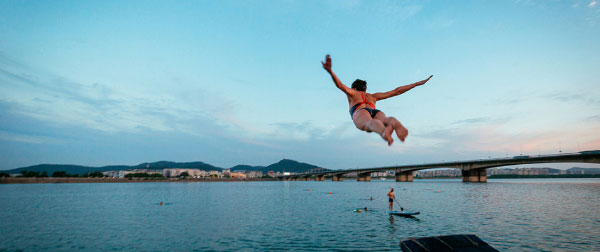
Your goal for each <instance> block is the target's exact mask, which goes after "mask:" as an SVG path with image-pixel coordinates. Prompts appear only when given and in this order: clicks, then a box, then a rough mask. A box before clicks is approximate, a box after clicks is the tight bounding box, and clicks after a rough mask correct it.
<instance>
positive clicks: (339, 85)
mask: <svg viewBox="0 0 600 252" xmlns="http://www.w3.org/2000/svg"><path fill="white" fill-rule="evenodd" d="M321 64H323V68H324V69H325V71H327V72H328V73H329V74H330V75H331V79H332V80H333V82H334V83H335V86H336V87H337V88H339V89H340V90H342V92H344V93H346V94H350V92H352V89H350V88H348V87H347V86H346V85H344V83H342V82H341V81H340V79H338V77H337V75H335V73H334V72H333V70H331V56H329V54H327V56H325V62H323V61H321Z"/></svg>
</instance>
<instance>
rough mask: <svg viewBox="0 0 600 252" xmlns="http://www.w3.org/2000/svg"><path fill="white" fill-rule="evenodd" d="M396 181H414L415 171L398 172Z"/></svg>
mask: <svg viewBox="0 0 600 252" xmlns="http://www.w3.org/2000/svg"><path fill="white" fill-rule="evenodd" d="M396 182H413V172H412V171H407V172H396Z"/></svg>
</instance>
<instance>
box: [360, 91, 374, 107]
mask: <svg viewBox="0 0 600 252" xmlns="http://www.w3.org/2000/svg"><path fill="white" fill-rule="evenodd" d="M360 97H362V99H363V101H362V102H361V103H360V104H363V103H366V104H367V105H371V107H373V108H375V105H374V104H373V103H370V102H368V101H367V95H366V92H365V94H364V95H363V92H360Z"/></svg>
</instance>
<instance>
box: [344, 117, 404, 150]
mask: <svg viewBox="0 0 600 252" xmlns="http://www.w3.org/2000/svg"><path fill="white" fill-rule="evenodd" d="M353 121H354V125H355V126H356V127H357V128H358V129H360V130H364V131H366V132H376V133H377V134H379V135H380V136H381V138H383V140H385V141H387V142H388V145H392V143H393V142H394V139H393V138H392V132H393V131H394V127H393V126H391V125H388V126H386V125H385V124H384V123H383V121H382V120H379V119H373V118H371V115H370V114H369V112H367V111H365V110H359V111H358V112H356V114H354V118H353Z"/></svg>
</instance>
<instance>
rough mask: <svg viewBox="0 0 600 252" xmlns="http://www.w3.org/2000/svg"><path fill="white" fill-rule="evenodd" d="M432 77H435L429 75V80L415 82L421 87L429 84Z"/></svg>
mask: <svg viewBox="0 0 600 252" xmlns="http://www.w3.org/2000/svg"><path fill="white" fill-rule="evenodd" d="M431 77H433V75H429V77H428V78H427V79H424V80H422V81H417V82H415V85H416V86H421V85H423V84H425V83H427V82H428V81H429V79H431Z"/></svg>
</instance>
